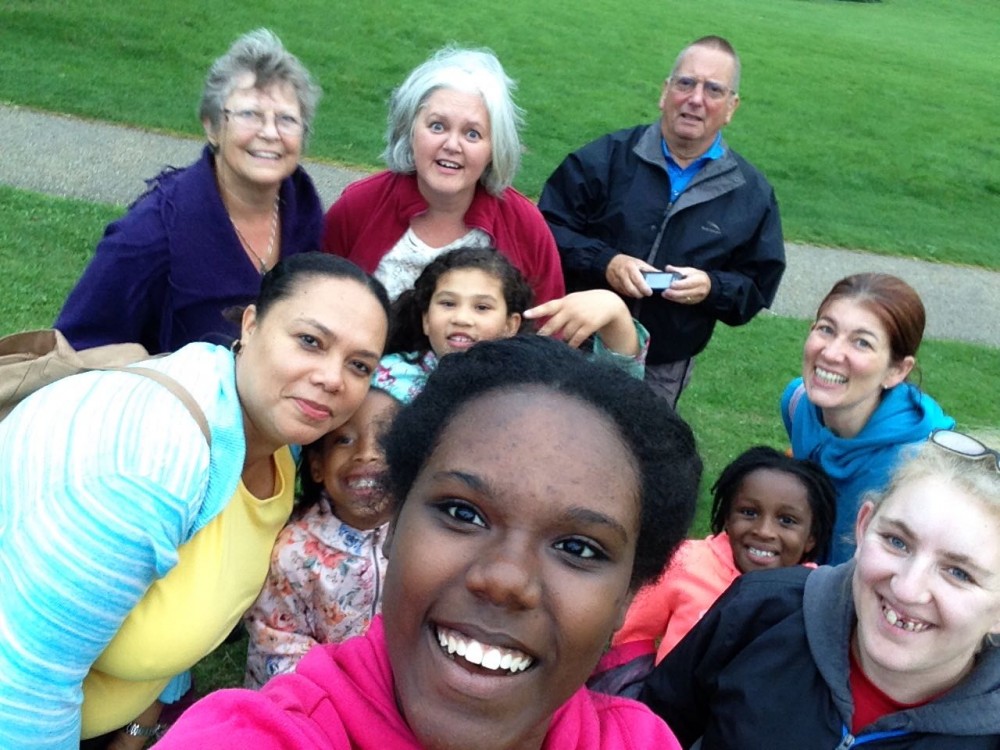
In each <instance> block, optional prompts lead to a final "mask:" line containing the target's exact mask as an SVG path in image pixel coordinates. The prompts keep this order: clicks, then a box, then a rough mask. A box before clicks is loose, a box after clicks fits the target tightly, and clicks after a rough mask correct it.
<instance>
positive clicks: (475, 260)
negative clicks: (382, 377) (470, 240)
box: [385, 246, 535, 354]
mask: <svg viewBox="0 0 1000 750" xmlns="http://www.w3.org/2000/svg"><path fill="white" fill-rule="evenodd" d="M468 268H471V269H477V270H479V271H483V272H484V273H487V274H489V275H491V276H495V277H496V278H497V279H498V280H499V281H500V286H501V288H502V289H503V298H504V302H505V303H506V304H507V314H508V315H511V314H512V313H523V312H524V311H525V310H527V309H528V308H529V307H531V305H532V302H533V301H534V298H535V295H534V292H533V291H532V289H531V286H530V285H529V284H528V282H527V281H525V279H524V276H523V275H522V274H521V272H520V271H519V270H518V269H517V267H516V266H514V264H512V263H511V262H510V261H509V260H507V257H506V256H505V255H504V254H503V253H501V252H500V251H499V250H497V249H496V248H493V247H464V246H463V247H457V248H455V249H454V250H449V251H448V252H446V253H442V254H441V255H439V256H438V257H437V258H435V259H434V260H432V261H431V262H430V263H429V264H428V265H427V267H426V268H425V269H424V270H423V272H422V273H421V274H420V276H418V277H417V280H416V281H415V282H413V288H412V289H407V290H406V291H405V292H403V293H402V294H401V295H399V297H398V298H397V299H396V301H395V302H394V303H393V305H392V315H391V316H390V318H389V320H390V325H389V340H388V343H387V344H386V347H385V353H386V354H396V353H406V352H426V351H430V348H431V342H430V339H428V338H427V334H425V333H424V326H423V315H424V313H425V312H427V310H429V309H430V306H431V298H432V297H433V296H434V292H435V291H436V290H437V284H438V279H440V278H441V277H442V276H444V275H445V274H446V273H448V272H449V271H459V270H463V269H468ZM528 325H529V324H528V323H527V322H526V321H525V320H524V319H523V318H522V320H521V328H520V330H522V331H523V330H525V328H526V326H528Z"/></svg>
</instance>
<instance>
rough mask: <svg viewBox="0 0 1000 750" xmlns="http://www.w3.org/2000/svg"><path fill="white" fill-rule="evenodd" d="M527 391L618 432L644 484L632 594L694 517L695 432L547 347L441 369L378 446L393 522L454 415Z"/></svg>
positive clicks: (565, 351) (485, 350)
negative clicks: (487, 399)
mask: <svg viewBox="0 0 1000 750" xmlns="http://www.w3.org/2000/svg"><path fill="white" fill-rule="evenodd" d="M523 386H538V387H542V388H546V389H550V390H552V391H554V392H556V393H560V394H564V395H567V396H570V397H573V398H577V399H579V400H580V401H582V402H583V403H586V404H588V405H590V406H592V407H594V408H596V409H597V410H598V411H599V412H600V413H602V414H604V415H606V416H607V417H608V419H609V420H610V421H611V422H612V423H613V424H614V425H615V426H616V428H617V431H618V434H619V435H620V436H621V439H622V442H623V444H624V445H625V447H626V448H627V449H628V452H630V453H631V454H632V456H633V457H634V459H635V471H636V474H637V475H638V477H639V481H640V493H641V496H640V502H641V513H640V530H639V537H638V540H637V542H636V554H635V564H634V566H633V568H632V577H631V581H630V586H631V589H632V590H633V591H635V590H638V588H639V587H640V586H642V585H643V584H645V583H647V582H649V581H652V580H654V579H656V578H657V577H658V576H659V575H660V573H661V572H662V571H663V569H664V567H665V566H666V564H667V562H669V559H670V556H671V555H672V554H673V551H674V549H676V547H677V545H678V544H679V543H680V542H681V540H683V539H684V537H685V535H686V534H687V531H688V528H689V526H690V525H691V521H692V519H693V517H694V510H695V503H696V501H697V497H698V483H699V481H700V479H701V471H702V462H701V458H700V457H699V456H698V452H697V450H696V446H695V439H694V435H693V433H692V432H691V428H690V427H688V425H687V423H685V422H684V420H683V419H681V418H680V417H679V416H677V414H676V413H675V412H674V411H673V409H671V408H670V406H669V405H668V404H667V402H666V401H664V400H662V399H660V398H657V397H656V396H655V395H654V394H653V392H652V391H650V390H649V388H648V387H647V386H646V385H645V384H644V383H643V382H641V381H639V380H636V379H635V378H632V377H630V376H629V375H627V374H626V373H625V372H623V371H622V370H621V369H619V368H618V367H615V366H614V365H611V364H607V363H604V362H598V361H593V360H590V359H588V358H587V357H586V356H585V355H584V354H581V353H580V352H578V351H576V350H574V349H571V348H570V347H569V346H567V345H566V344H564V343H562V342H560V341H556V340H553V339H550V338H548V337H544V336H516V337H514V338H511V339H501V340H498V341H487V342H481V343H479V344H476V346H474V347H472V348H471V349H470V350H469V351H467V352H465V353H463V354H462V356H461V357H444V358H443V359H442V360H441V363H440V365H438V368H437V370H435V371H434V373H433V374H432V375H431V376H430V378H429V380H428V381H427V387H426V388H425V389H424V391H423V392H422V393H421V394H420V395H419V396H417V398H416V399H415V400H414V401H413V403H412V404H410V406H408V407H407V408H405V409H403V410H402V411H401V412H400V413H399V415H398V416H397V417H396V419H395V420H394V422H393V424H392V427H391V429H390V430H389V432H388V433H387V434H386V435H385V436H383V445H384V446H385V452H386V461H387V463H388V466H389V486H390V490H391V491H392V494H393V495H394V497H395V498H396V507H397V512H398V509H399V508H402V505H403V503H404V502H405V501H406V497H407V495H408V494H409V492H410V488H411V487H412V486H413V483H414V482H415V481H416V478H417V476H418V474H419V473H420V471H421V469H422V468H423V466H424V465H425V463H426V462H427V460H428V459H429V458H430V455H431V453H432V452H433V451H434V449H435V447H436V445H437V443H438V440H440V437H441V435H442V434H443V432H444V430H445V428H446V427H447V426H448V424H449V422H450V421H451V419H452V418H453V417H454V416H455V414H456V413H457V412H458V411H459V410H460V409H461V408H462V407H463V406H464V405H466V404H468V403H469V402H471V401H474V400H476V399H478V398H481V397H483V396H484V395H485V394H487V393H489V392H491V391H497V390H517V389H518V388H519V387H523ZM616 470H617V469H616V467H611V466H609V467H608V471H616Z"/></svg>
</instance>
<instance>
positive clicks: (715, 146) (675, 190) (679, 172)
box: [660, 133, 726, 203]
mask: <svg viewBox="0 0 1000 750" xmlns="http://www.w3.org/2000/svg"><path fill="white" fill-rule="evenodd" d="M660 146H661V147H662V148H663V159H664V160H665V161H666V163H667V175H668V176H669V177H670V202H671V203H676V202H677V199H678V198H679V197H680V195H681V193H683V192H684V191H685V190H686V189H687V186H688V185H690V184H691V180H693V179H694V176H695V175H696V174H698V172H700V171H701V168H702V167H704V166H705V165H706V164H707V163H708V162H710V161H712V160H714V159H721V158H722V156H723V155H724V154H725V153H726V149H725V148H724V147H723V145H722V133H716V134H715V140H714V141H713V142H712V145H711V146H709V147H708V151H706V152H705V153H703V154H702V155H701V156H699V157H698V158H697V159H695V160H694V161H693V162H691V163H690V164H688V165H687V166H686V167H683V168H681V166H680V165H679V164H678V163H677V162H676V161H674V157H672V156H671V155H670V149H668V148H667V141H666V139H665V138H662V137H661V138H660Z"/></svg>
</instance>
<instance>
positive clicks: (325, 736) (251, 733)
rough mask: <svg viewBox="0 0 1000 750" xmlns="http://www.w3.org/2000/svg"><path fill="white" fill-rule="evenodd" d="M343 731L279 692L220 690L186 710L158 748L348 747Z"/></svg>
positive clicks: (342, 749)
mask: <svg viewBox="0 0 1000 750" xmlns="http://www.w3.org/2000/svg"><path fill="white" fill-rule="evenodd" d="M350 746H351V745H350V742H349V740H348V738H347V735H346V734H344V732H343V729H342V728H340V727H338V726H331V725H329V724H326V725H323V730H322V731H320V729H319V724H318V723H316V722H312V721H309V720H308V718H307V711H306V710H305V707H303V706H300V705H297V704H295V702H294V701H289V700H286V699H285V700H283V695H282V693H280V692H277V693H275V692H271V693H257V692H254V691H252V690H219V691H217V692H214V693H212V694H210V695H208V696H206V697H205V698H202V699H201V700H200V701H198V702H197V703H195V704H194V705H193V706H191V708H189V709H187V710H186V711H185V712H184V713H183V714H182V715H181V718H180V719H179V720H178V721H177V723H176V724H174V725H173V726H172V727H171V728H170V730H169V731H168V732H167V733H166V734H165V735H164V736H163V738H162V739H161V740H160V741H159V742H157V743H156V747H157V748H158V750H191V749H192V748H208V747H210V748H213V750H230V749H231V750H246V748H253V749H254V750H288V749H289V748H313V747H322V748H327V750H349V748H350Z"/></svg>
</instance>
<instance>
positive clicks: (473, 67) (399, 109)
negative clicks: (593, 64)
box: [323, 47, 565, 303]
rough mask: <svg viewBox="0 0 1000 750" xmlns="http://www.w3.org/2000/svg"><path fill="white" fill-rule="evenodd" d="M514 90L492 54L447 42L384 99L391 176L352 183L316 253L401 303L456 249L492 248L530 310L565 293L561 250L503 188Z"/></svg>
mask: <svg viewBox="0 0 1000 750" xmlns="http://www.w3.org/2000/svg"><path fill="white" fill-rule="evenodd" d="M514 88H515V83H514V81H513V80H511V78H510V77H509V76H507V74H506V73H505V72H504V69H503V66H501V65H500V61H499V60H497V58H496V56H495V55H494V54H493V53H492V52H490V51H489V50H471V49H458V48H454V47H446V48H444V49H442V50H439V51H438V52H436V53H435V54H434V55H432V56H431V57H430V59H428V60H427V61H426V62H424V63H423V64H421V65H419V66H418V67H417V68H416V69H414V70H413V71H412V72H411V73H410V74H409V76H407V78H406V80H405V81H404V82H403V84H402V85H401V86H400V87H399V88H397V89H396V90H395V91H394V92H393V94H392V98H391V99H390V102H389V118H388V121H389V122H388V131H387V133H386V141H387V143H386V148H385V151H384V152H383V154H382V157H383V159H385V162H386V164H387V165H388V167H389V169H388V170H387V171H384V172H380V173H378V174H375V175H372V176H371V177H368V178H366V179H363V180H360V181H359V182H356V183H354V184H353V185H350V186H348V188H347V189H346V190H345V191H344V193H343V195H341V197H340V199H339V200H338V201H337V202H336V203H334V204H333V206H331V208H330V210H329V211H328V212H327V214H326V221H325V225H324V229H323V249H324V250H326V251H327V252H330V253H333V254H335V255H341V256H343V257H345V258H348V259H350V260H352V261H354V262H355V263H357V264H358V265H359V266H361V267H362V268H363V269H364V270H366V271H368V272H369V273H372V274H374V276H375V277H376V278H377V279H378V280H379V281H381V282H382V283H383V284H384V285H385V286H386V288H387V289H388V291H389V294H390V296H391V297H393V298H395V297H397V296H399V294H400V293H402V292H403V291H404V290H406V289H408V288H410V287H411V286H412V285H413V282H414V281H415V280H416V278H417V276H419V275H420V272H421V271H422V270H423V269H424V267H425V266H426V265H427V264H428V263H430V262H431V261H432V260H433V259H434V258H436V257H437V256H438V255H440V254H441V253H443V252H445V251H447V250H450V249H452V248H454V247H458V246H460V245H463V246H469V245H472V246H479V247H490V246H492V247H496V248H497V249H498V250H500V252H502V253H503V254H504V255H506V256H507V257H508V258H509V259H510V260H511V262H512V263H513V264H514V265H515V266H517V268H518V269H519V270H520V271H521V273H522V274H524V276H525V278H526V279H527V280H528V282H529V283H530V284H531V286H532V288H533V289H534V292H535V299H536V301H537V302H538V303H543V302H547V301H549V300H551V299H555V298H557V297H561V296H562V295H563V294H564V293H565V288H564V285H563V278H562V269H561V266H560V262H559V253H558V251H557V249H556V245H555V240H554V239H553V238H552V234H551V232H550V231H549V229H548V227H547V225H546V224H545V220H544V219H543V218H542V215H541V213H539V211H538V209H537V208H536V207H535V205H534V204H533V203H532V202H531V201H529V200H528V199H527V198H525V197H524V196H523V195H521V193H519V192H517V191H516V190H515V189H514V188H513V187H511V185H512V184H513V181H514V177H515V175H516V174H517V169H518V166H519V165H520V161H521V140H520V136H519V134H518V129H519V127H520V125H521V110H520V108H519V107H518V106H517V105H516V104H515V103H514V100H513V97H512V91H513V89H514Z"/></svg>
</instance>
